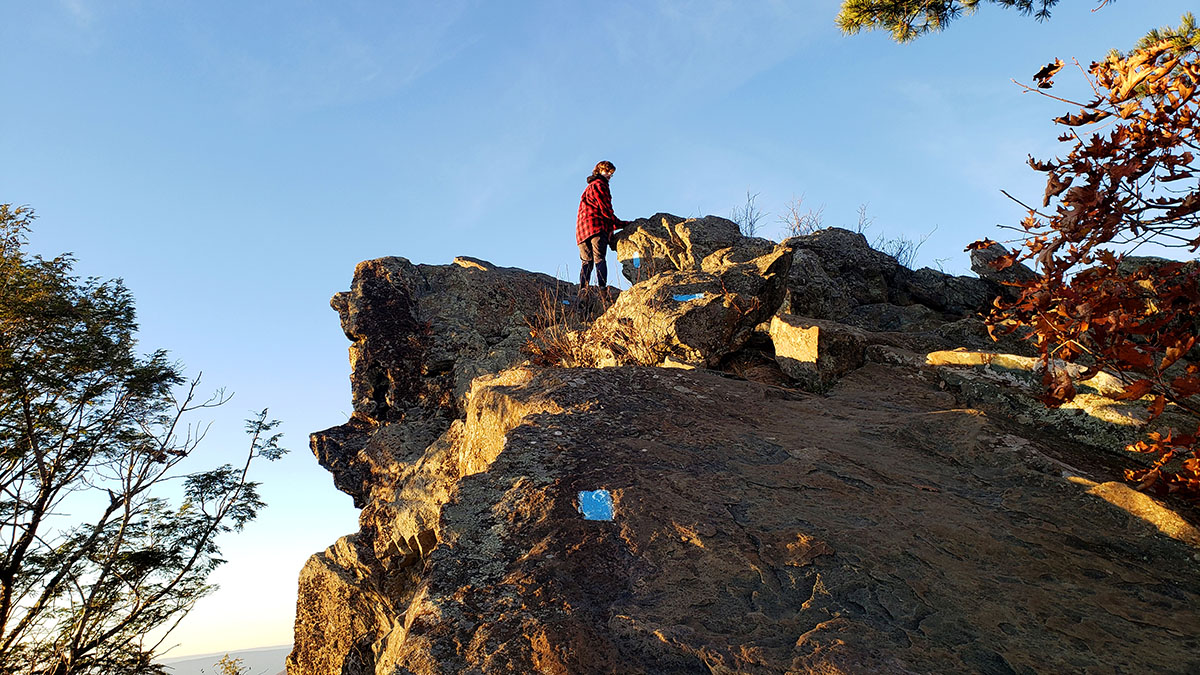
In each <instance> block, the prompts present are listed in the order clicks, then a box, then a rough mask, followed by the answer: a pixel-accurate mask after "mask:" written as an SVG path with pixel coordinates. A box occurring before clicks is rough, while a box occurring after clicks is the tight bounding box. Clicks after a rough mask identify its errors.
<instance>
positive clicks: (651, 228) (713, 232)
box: [617, 213, 775, 284]
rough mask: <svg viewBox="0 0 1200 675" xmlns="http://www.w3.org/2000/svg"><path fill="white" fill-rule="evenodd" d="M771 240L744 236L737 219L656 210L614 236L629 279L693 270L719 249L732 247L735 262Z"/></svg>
mask: <svg viewBox="0 0 1200 675" xmlns="http://www.w3.org/2000/svg"><path fill="white" fill-rule="evenodd" d="M774 247H775V243H774V242H772V241H770V240H767V239H760V238H757V237H746V236H743V235H742V233H741V232H740V231H739V230H738V225H737V223H735V222H733V221H732V220H726V219H725V218H721V217H719V216H705V217H704V218H681V217H679V216H674V215H671V214H669V213H657V214H655V215H653V216H651V217H649V218H638V219H637V220H634V221H632V222H631V224H630V225H629V226H628V227H626V228H625V229H624V230H623V231H622V232H621V234H620V235H619V236H618V239H617V259H618V260H619V261H620V264H621V273H622V274H623V275H624V276H625V278H626V279H628V280H629V282H630V283H634V284H636V283H638V282H639V281H643V280H646V279H649V278H650V277H652V276H654V275H655V274H659V273H661V272H669V271H681V272H697V271H700V270H701V269H702V267H703V263H704V260H705V259H706V258H708V257H709V256H711V255H712V254H713V253H716V252H717V251H719V250H721V249H726V248H733V249H735V251H734V252H733V253H732V254H731V255H732V257H733V258H736V259H737V260H738V261H739V262H745V261H748V260H752V259H754V258H757V257H759V256H762V255H765V254H767V253H769V252H770V251H771V250H772V249H773V248H774Z"/></svg>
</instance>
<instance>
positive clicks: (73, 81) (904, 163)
mask: <svg viewBox="0 0 1200 675" xmlns="http://www.w3.org/2000/svg"><path fill="white" fill-rule="evenodd" d="M1095 4H1096V3H1094V2H1086V1H1085V2H1063V3H1060V5H1059V6H1058V7H1056V8H1055V10H1054V17H1053V18H1052V19H1051V20H1050V21H1048V22H1045V23H1040V24H1039V23H1037V22H1035V21H1033V20H1032V19H1030V18H1027V17H1022V16H1020V15H1019V14H1017V13H1016V12H1012V11H1008V10H1004V9H1002V8H1000V7H995V6H985V7H983V8H982V9H981V10H980V11H979V12H978V13H977V14H976V15H975V16H968V17H965V18H963V19H962V20H960V21H958V22H956V23H955V24H953V25H952V26H951V27H950V29H949V30H948V31H947V32H945V33H943V34H938V35H930V36H927V37H925V38H922V39H921V40H919V41H917V42H916V43H913V44H910V45H896V44H894V43H892V42H891V41H890V40H889V39H888V38H887V36H886V35H884V34H881V33H871V34H864V35H859V36H855V37H844V36H842V35H840V34H839V33H838V32H837V30H836V28H835V27H834V25H833V19H834V16H835V14H836V12H837V6H838V2H836V1H835V0H820V1H816V2H806V3H787V2H783V1H782V0H762V1H759V2H753V1H749V0H745V1H741V2H733V1H732V0H714V1H711V2H701V1H699V0H696V1H689V0H653V1H652V0H640V1H633V0H614V1H612V2H605V3H592V4H589V5H583V4H581V3H570V2H559V1H552V0H538V1H530V2H523V3H515V2H514V3H498V2H491V3H489V2H483V1H482V0H448V1H445V2H400V1H397V2H383V1H382V0H376V1H371V2H367V1H348V2H339V3H320V2H315V1H307V2H280V1H277V0H275V1H264V2H254V3H243V2H231V1H229V0H211V1H209V2H184V1H162V2H151V1H150V0H105V1H103V2H101V1H100V0H51V1H47V2H36V3H33V2H27V3H6V4H5V5H4V9H3V14H2V21H0V36H2V38H3V44H4V46H5V48H4V54H3V57H0V76H2V78H3V79H2V81H3V82H4V83H5V85H6V92H5V93H6V101H5V105H4V106H3V107H2V108H0V152H2V153H3V157H4V158H5V161H4V162H3V163H2V164H0V188H2V190H0V202H13V203H18V204H29V205H31V206H33V207H34V208H35V209H36V210H37V212H38V214H39V216H40V220H39V222H38V224H37V227H36V230H35V232H34V236H33V237H32V249H33V250H34V251H36V252H39V253H43V254H45V255H53V254H56V253H58V252H61V251H73V252H74V253H75V255H76V256H77V257H78V259H79V263H78V267H77V270H78V271H79V272H80V273H81V274H84V275H98V276H102V277H123V278H124V279H125V281H126V283H127V284H128V286H129V287H130V289H131V290H132V292H133V294H134V296H135V297H136V299H137V305H138V310H139V318H140V324H141V333H140V335H141V344H142V345H143V346H144V348H145V349H147V350H150V349H154V348H166V349H169V350H170V351H171V353H172V354H173V355H174V357H175V358H178V359H180V360H181V361H182V362H183V363H185V364H186V366H187V369H188V372H189V373H191V374H195V373H197V372H199V371H201V370H203V372H204V380H205V382H207V383H209V384H210V385H211V386H213V387H216V386H223V387H226V388H228V390H230V391H232V392H235V393H236V396H235V398H234V400H233V402H231V403H230V404H229V405H228V406H226V407H225V408H224V409H222V410H220V411H218V412H217V413H216V414H214V415H213V416H212V419H213V420H214V427H213V430H212V432H211V434H210V437H209V443H208V444H207V445H206V446H205V449H204V451H203V453H202V456H201V457H199V458H198V459H197V463H196V466H197V467H199V466H202V465H211V464H217V463H222V462H225V461H233V460H234V458H235V457H236V456H237V455H239V454H240V453H241V451H242V448H243V446H244V439H243V438H242V435H241V429H242V424H241V420H242V419H243V418H245V417H246V416H247V413H248V412H249V411H250V410H256V409H261V408H263V407H266V406H270V407H271V412H272V416H274V417H278V418H281V419H283V420H284V422H285V426H284V431H285V433H286V437H285V444H286V445H287V446H288V447H290V448H292V449H293V453H292V454H291V455H289V456H288V457H287V458H285V459H284V460H283V461H281V462H279V463H277V464H275V465H270V466H267V465H263V466H260V467H259V473H258V476H257V477H258V479H260V480H262V481H263V483H264V486H263V494H264V497H265V499H266V501H267V502H268V504H269V506H268V508H267V509H266V510H265V511H264V512H263V514H262V516H261V517H260V519H259V520H258V521H257V522H255V523H254V524H252V525H251V526H250V527H249V528H247V531H246V532H245V533H243V534H242V535H240V536H236V537H228V538H226V539H225V540H223V547H224V551H225V556H226V558H227V559H228V560H229V563H228V564H226V565H225V566H223V567H222V568H221V569H220V570H219V571H218V573H217V575H216V576H215V581H217V582H218V583H220V584H221V586H222V590H221V591H219V592H218V593H217V594H214V595H213V596H212V597H210V598H208V599H206V600H205V601H203V602H202V603H201V604H200V605H199V606H198V607H197V609H196V610H195V612H194V613H193V615H192V616H190V617H189V618H188V619H187V620H186V621H185V622H184V623H183V625H182V626H181V627H180V629H179V631H178V632H177V633H176V634H175V636H174V640H173V642H178V643H179V647H178V649H176V650H175V651H174V652H172V653H171V656H182V655H185V654H193V653H208V652H218V651H225V650H237V649H243V648H251V647H258V646H264V645H272V644H280V643H284V642H289V641H290V639H291V627H292V610H293V605H294V601H295V589H296V578H297V575H298V573H299V571H300V568H301V567H302V566H303V564H304V561H305V559H306V557H307V556H308V555H310V554H312V553H316V552H318V551H319V550H321V549H323V548H324V547H325V546H328V545H330V544H332V543H333V542H334V541H335V540H336V538H337V537H338V536H341V535H344V534H348V533H350V532H353V531H355V530H356V529H357V526H356V523H355V519H356V511H355V510H354V509H353V508H352V507H351V504H350V499H349V497H346V496H345V495H342V494H340V493H338V492H337V491H336V490H335V489H334V488H333V486H332V481H331V479H330V477H329V475H328V474H327V473H325V472H324V471H323V470H321V469H320V468H319V467H318V466H317V465H316V462H315V460H313V459H312V456H311V454H310V453H309V452H308V450H307V434H308V433H310V432H312V431H314V430H318V429H323V428H326V427H329V426H333V425H336V424H340V423H342V422H344V421H345V420H346V419H347V416H348V414H349V412H350V410H351V407H350V400H349V388H348V383H347V374H348V370H349V368H348V365H347V360H346V355H347V353H346V348H347V346H348V342H347V341H346V339H345V337H344V336H343V335H342V333H341V330H340V327H339V326H338V322H337V317H336V315H335V314H334V313H333V312H332V311H331V310H330V309H329V306H328V299H329V297H330V296H331V295H332V294H333V293H335V292H337V291H340V290H344V289H346V288H347V287H348V286H349V283H350V278H351V274H352V272H353V269H354V265H355V263H357V262H359V261H360V260H364V259H369V258H375V257H380V256H384V255H400V256H404V257H407V258H409V259H411V260H413V261H414V262H424V263H446V262H449V261H450V260H451V258H453V256H455V255H471V256H475V257H479V258H484V259H487V260H490V261H492V262H494V263H496V264H499V265H505V266H518V267H524V268H526V269H532V270H537V271H543V272H547V273H550V274H558V275H560V276H564V277H566V278H571V276H572V275H573V274H574V272H575V270H577V269H578V268H577V267H576V266H577V265H578V260H577V254H576V250H575V245H574V241H573V232H574V217H575V210H576V206H577V204H578V201H577V200H578V199H579V193H580V192H581V190H582V188H583V186H584V177H585V176H586V174H587V173H588V172H589V171H590V170H591V167H592V166H593V165H594V164H595V163H596V162H597V161H598V160H600V159H609V160H611V161H613V162H614V163H615V164H616V165H617V167H618V171H617V174H616V177H615V178H614V180H613V201H614V206H615V210H616V212H617V215H618V216H620V217H622V218H625V219H632V218H635V217H641V216H649V215H652V214H653V213H655V212H659V211H665V212H671V213H675V214H678V215H682V216H693V215H702V214H709V213H711V214H716V215H722V216H728V215H729V214H730V212H731V210H732V209H734V208H735V207H738V206H740V205H741V204H742V203H743V202H744V200H745V195H746V193H747V191H750V192H754V193H758V194H759V197H758V200H757V205H758V206H759V207H760V208H761V209H762V210H764V211H766V212H768V214H769V215H768V216H767V217H766V218H765V220H764V221H763V222H764V224H765V226H766V227H765V229H764V232H765V234H767V235H768V236H778V235H779V234H780V232H781V231H782V228H781V226H780V225H779V224H778V222H777V219H778V217H779V216H780V215H781V214H782V213H783V212H784V211H785V208H786V205H787V204H788V202H789V201H790V200H792V199H793V198H797V197H801V196H803V197H804V199H805V203H806V205H808V206H814V207H820V206H824V215H825V221H824V222H825V224H826V225H843V226H851V227H853V225H854V223H855V222H856V219H857V216H856V213H855V212H856V209H857V208H858V207H859V205H861V204H868V209H869V213H870V215H872V216H874V217H875V219H876V220H875V224H874V225H873V227H872V228H871V229H870V230H869V231H868V233H867V234H868V236H869V237H874V236H876V235H878V234H883V235H887V236H906V237H908V238H911V239H914V240H919V239H920V238H921V237H923V236H925V235H926V234H928V233H931V232H932V234H931V235H930V237H929V239H928V241H927V242H926V243H925V244H924V246H923V247H922V248H921V250H920V254H919V256H918V259H917V264H918V265H928V266H941V267H943V268H944V269H945V270H946V271H950V272H956V273H964V272H965V270H966V268H967V259H966V256H965V255H964V254H963V253H962V249H963V247H964V246H965V245H966V244H967V243H969V242H970V241H972V240H974V239H976V238H979V237H982V236H991V237H993V238H1004V237H1005V236H1006V235H1005V233H1004V232H999V231H997V230H996V229H995V226H996V225H997V224H998V223H1005V224H1016V223H1017V222H1018V221H1019V220H1020V218H1021V217H1022V215H1023V213H1022V209H1021V208H1020V207H1019V206H1017V205H1016V204H1014V203H1012V202H1010V201H1009V200H1008V199H1006V198H1005V197H1003V196H1002V195H1001V194H1000V192H999V190H1000V189H1002V188H1003V189H1006V190H1008V191H1009V192H1011V193H1012V194H1014V195H1017V196H1022V197H1027V198H1029V199H1036V198H1037V197H1038V196H1039V195H1041V192H1042V183H1041V182H1040V181H1039V179H1038V174H1036V173H1034V172H1032V171H1031V170H1030V169H1029V168H1028V167H1027V166H1026V165H1025V159H1026V155H1027V154H1030V153H1032V154H1034V155H1035V156H1047V155H1051V154H1054V153H1056V152H1057V151H1058V143H1056V142H1055V138H1056V137H1057V135H1058V134H1059V133H1060V131H1059V129H1056V128H1055V127H1054V126H1053V125H1052V124H1051V123H1050V119H1051V118H1053V117H1055V116H1057V115H1059V114H1062V113H1063V112H1064V111H1066V110H1067V106H1065V105H1063V104H1061V103H1057V102H1055V101H1051V100H1048V99H1045V98H1043V97H1039V96H1036V95H1032V94H1022V93H1021V91H1020V89H1019V88H1018V87H1017V86H1016V85H1015V84H1013V83H1012V82H1011V79H1016V80H1018V81H1026V82H1027V81H1029V80H1030V79H1031V77H1032V74H1033V73H1034V72H1036V71H1037V70H1038V69H1039V68H1040V67H1041V66H1042V65H1043V64H1045V63H1047V62H1049V61H1051V60H1053V59H1054V58H1055V57H1059V58H1062V59H1063V60H1064V61H1067V62H1068V63H1070V59H1071V58H1072V57H1074V58H1078V59H1079V61H1080V62H1081V63H1083V64H1084V66H1085V67H1086V64H1087V63H1088V62H1089V61H1091V60H1093V59H1098V58H1102V57H1103V56H1104V55H1105V53H1107V51H1108V50H1109V49H1110V48H1113V47H1117V48H1123V49H1127V48H1129V47H1130V46H1131V45H1132V44H1133V42H1134V41H1136V40H1137V39H1138V38H1139V37H1140V36H1141V35H1143V34H1144V33H1145V32H1146V30H1147V29H1149V28H1150V27H1152V26H1159V25H1164V24H1177V23H1178V21H1179V17H1180V15H1181V14H1182V13H1183V12H1184V11H1187V10H1188V9H1190V8H1191V7H1190V6H1189V5H1190V4H1191V3H1189V2H1182V1H1179V0H1155V1H1154V2H1152V3H1151V2H1137V1H1136V0H1124V1H1122V2H1115V3H1112V4H1110V5H1109V6H1107V7H1105V8H1104V9H1102V10H1100V11H1099V12H1095V13H1093V12H1091V11H1090V10H1091V8H1092V7H1094V6H1095ZM1056 80H1057V81H1058V83H1059V86H1058V87H1056V93H1059V94H1060V95H1061V94H1063V93H1068V94H1071V93H1073V94H1075V95H1078V96H1080V97H1085V96H1086V95H1087V93H1088V92H1087V90H1086V89H1085V85H1084V84H1083V80H1082V79H1081V77H1080V75H1079V73H1078V71H1077V70H1074V69H1073V68H1068V69H1065V70H1064V71H1063V72H1062V73H1060V74H1059V76H1058V77H1057V78H1056ZM610 264H611V260H610Z"/></svg>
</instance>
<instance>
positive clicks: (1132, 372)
mask: <svg viewBox="0 0 1200 675" xmlns="http://www.w3.org/2000/svg"><path fill="white" fill-rule="evenodd" d="M1185 23H1187V22H1186V18H1185ZM1061 65H1062V64H1061V62H1060V61H1057V60H1056V62H1055V63H1054V64H1051V65H1050V66H1048V67H1047V68H1043V69H1042V70H1041V71H1039V73H1038V76H1037V77H1036V80H1037V86H1038V88H1040V89H1047V88H1049V87H1050V86H1052V80H1051V78H1052V77H1053V76H1054V75H1055V73H1057V71H1058V69H1059V68H1060V67H1061ZM1088 79H1089V80H1090V82H1091V85H1092V89H1093V90H1094V91H1095V93H1096V97H1095V99H1093V100H1092V101H1090V102H1088V103H1072V105H1073V106H1078V108H1079V110H1078V112H1075V113H1070V114H1066V115H1063V116H1062V117H1059V118H1057V119H1055V120H1054V122H1055V123H1056V124H1058V125H1061V126H1062V127H1065V129H1066V131H1065V132H1064V133H1063V134H1062V135H1061V136H1060V137H1059V140H1060V141H1061V142H1063V143H1066V144H1068V145H1069V146H1070V151H1069V152H1068V153H1067V155H1066V156H1065V157H1062V158H1056V159H1053V160H1050V161H1039V160H1035V159H1033V158H1032V157H1031V158H1030V160H1029V164H1030V166H1032V167H1033V168H1034V169H1035V170H1037V171H1040V172H1042V173H1045V174H1046V191H1045V194H1044V196H1043V199H1042V204H1041V208H1040V209H1034V208H1030V211H1029V214H1028V216H1027V217H1026V218H1025V219H1024V221H1023V222H1022V223H1021V227H1022V228H1023V230H1024V243H1023V245H1022V246H1021V247H1020V248H1018V249H1017V251H1015V252H1014V253H1013V254H1011V255H1009V256H1006V257H1004V258H1001V259H999V260H997V261H995V263H994V266H996V267H997V268H998V269H1002V268H1004V267H1006V266H1009V265H1012V264H1013V263H1015V262H1017V261H1031V262H1033V263H1034V265H1035V269H1036V271H1037V273H1038V276H1037V278H1036V279H1035V280H1033V281H1031V282H1027V283H1025V284H1023V285H1021V286H1020V287H1019V291H1020V295H1019V297H1018V298H1017V299H1016V300H1015V301H1013V302H1011V303H1004V302H1000V301H999V300H998V301H997V306H996V308H995V310H994V311H993V312H992V314H991V316H990V317H989V319H988V324H989V330H991V331H992V332H993V335H994V336H995V335H997V334H1007V333H1012V332H1015V331H1024V332H1027V333H1028V337H1029V339H1030V340H1032V342H1033V343H1034V345H1035V346H1036V348H1037V349H1038V351H1039V353H1040V355H1041V360H1042V364H1043V367H1044V369H1045V370H1044V379H1043V382H1044V384H1045V386H1046V391H1045V396H1044V397H1043V401H1044V402H1045V403H1047V404H1048V405H1051V406H1058V405H1062V404H1063V403H1065V402H1067V401H1070V400H1072V399H1073V398H1074V397H1075V395H1076V389H1075V385H1076V382H1078V381H1080V380H1083V379H1087V378H1089V377H1091V376H1093V375H1095V374H1096V373H1097V372H1099V371H1101V370H1104V371H1107V372H1110V373H1113V374H1115V375H1117V376H1118V377H1119V378H1120V379H1121V380H1122V382H1123V383H1124V384H1125V389H1124V393H1123V394H1122V395H1120V397H1119V398H1122V399H1125V400H1145V401H1146V403H1147V405H1148V409H1149V419H1150V420H1153V419H1155V418H1158V417H1159V416H1160V415H1161V414H1162V413H1163V412H1164V410H1165V409H1166V407H1167V406H1174V407H1176V408H1177V409H1178V410H1180V411H1183V412H1185V413H1188V414H1190V415H1191V416H1192V417H1193V418H1195V420H1196V421H1197V422H1200V396H1198V395H1200V365H1198V364H1197V363H1196V362H1195V361H1194V360H1193V359H1194V358H1195V354H1196V352H1197V351H1200V350H1194V347H1195V345H1196V340H1197V332H1198V328H1200V288H1198V280H1200V264H1198V262H1197V260H1196V259H1195V253H1196V250H1197V249H1198V248H1200V184H1198V180H1197V173H1196V172H1197V168H1198V167H1197V163H1196V153H1197V152H1200V145H1198V141H1200V139H1198V138H1197V119H1198V114H1200V111H1198V103H1197V87H1198V86H1200V58H1198V52H1197V50H1196V49H1195V48H1194V47H1193V46H1190V44H1188V43H1187V42H1186V41H1180V40H1161V41H1159V42H1157V43H1154V44H1150V45H1143V46H1139V48H1137V49H1135V50H1134V51H1132V52H1131V53H1129V54H1127V55H1122V54H1119V53H1113V54H1112V55H1110V56H1109V57H1108V58H1107V59H1106V60H1105V61H1102V62H1098V63H1093V64H1091V67H1090V69H1089V70H1088ZM1026 88H1027V89H1028V90H1030V91H1039V89H1035V88H1034V87H1026ZM1056 98H1057V97H1056ZM1057 100H1065V99H1057ZM1069 103H1070V102H1069ZM991 243H993V242H990V241H988V240H984V241H982V242H976V243H975V244H972V247H986V246H988V245H990V244H991ZM1147 245H1156V246H1167V247H1175V248H1178V249H1180V252H1181V253H1183V254H1184V256H1182V257H1187V258H1189V260H1188V261H1187V262H1176V261H1170V260H1165V259H1161V258H1146V257H1140V258H1134V257H1133V254H1143V253H1145V248H1144V247H1145V246H1147ZM1068 363H1077V364H1080V365H1083V366H1085V369H1084V371H1083V372H1082V374H1081V375H1079V376H1077V377H1075V378H1072V377H1071V376H1070V375H1069V374H1068V369H1067V368H1065V367H1064V366H1065V365H1066V364H1068ZM1075 372H1077V373H1078V372H1079V369H1075ZM1129 449H1130V450H1137V451H1140V452H1144V453H1149V454H1151V455H1153V456H1154V457H1155V462H1154V463H1153V465H1152V466H1150V467H1149V468H1144V469H1137V470H1130V471H1127V472H1126V477H1127V478H1128V479H1130V480H1132V481H1136V482H1137V483H1138V485H1139V487H1140V488H1142V489H1145V490H1149V491H1153V492H1156V493H1168V492H1169V493H1176V494H1180V495H1183V496H1186V497H1189V498H1191V499H1200V454H1198V453H1200V428H1185V429H1176V430H1173V431H1171V432H1170V433H1163V434H1158V433H1151V434H1148V436H1147V437H1146V439H1145V440H1143V441H1141V442H1139V443H1137V444H1135V445H1134V446H1131V447H1130V448H1129Z"/></svg>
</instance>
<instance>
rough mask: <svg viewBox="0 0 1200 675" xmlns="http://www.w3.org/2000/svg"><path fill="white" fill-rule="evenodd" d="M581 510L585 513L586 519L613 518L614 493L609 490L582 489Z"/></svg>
mask: <svg viewBox="0 0 1200 675" xmlns="http://www.w3.org/2000/svg"><path fill="white" fill-rule="evenodd" d="M579 512H580V513H582V514H583V519H584V520H612V519H613V500H612V495H611V494H609V492H608V490H582V491H580V493H579Z"/></svg>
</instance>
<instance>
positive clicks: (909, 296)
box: [889, 267, 1000, 317]
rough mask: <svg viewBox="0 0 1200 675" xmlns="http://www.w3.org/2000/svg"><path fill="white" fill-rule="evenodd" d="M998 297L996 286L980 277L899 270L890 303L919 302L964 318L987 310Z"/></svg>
mask: <svg viewBox="0 0 1200 675" xmlns="http://www.w3.org/2000/svg"><path fill="white" fill-rule="evenodd" d="M999 294H1000V289H999V288H998V287H997V286H996V284H994V283H992V282H990V281H987V280H985V279H981V278H979V277H966V276H957V275H951V274H946V273H944V272H940V271H938V270H935V269H933V268H930V267H922V268H921V269H918V270H910V269H908V268H906V267H900V268H898V269H897V270H896V274H895V277H894V278H893V280H892V288H891V297H890V298H889V301H890V302H892V303H894V304H899V305H908V304H913V303H919V304H921V305H924V306H926V307H928V308H930V309H933V310H936V311H938V312H944V313H948V314H954V315H957V316H959V317H961V316H968V315H971V314H976V313H979V312H983V311H987V310H988V308H989V307H990V306H991V304H992V300H993V299H995V298H996V296H997V295H999Z"/></svg>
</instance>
